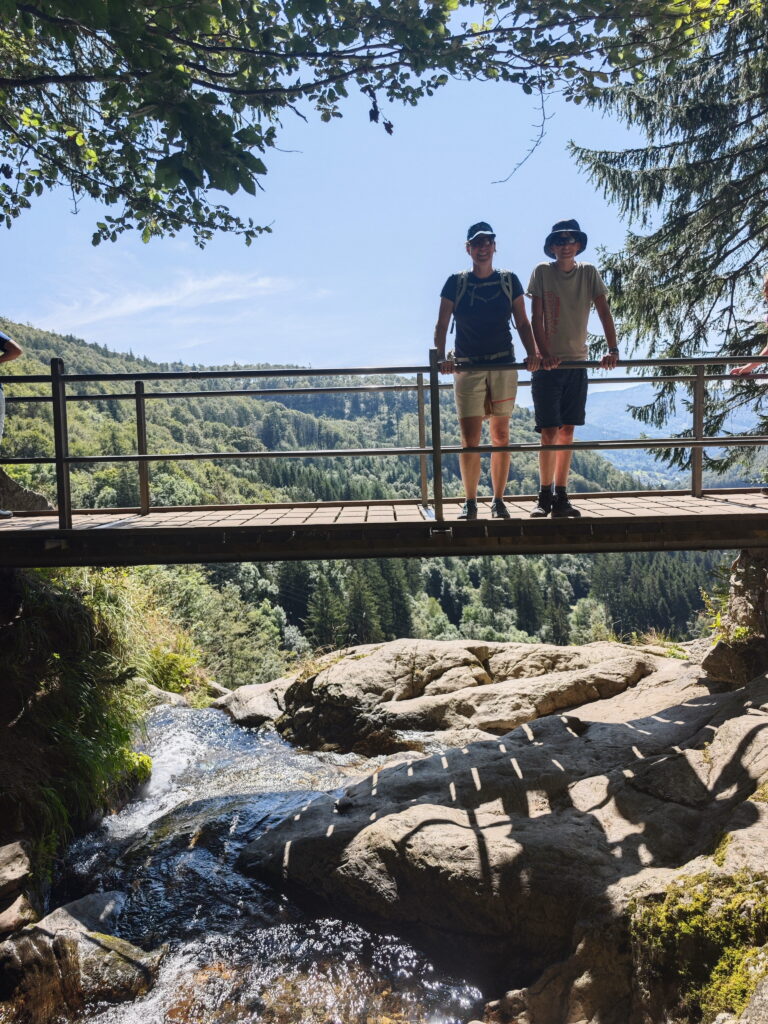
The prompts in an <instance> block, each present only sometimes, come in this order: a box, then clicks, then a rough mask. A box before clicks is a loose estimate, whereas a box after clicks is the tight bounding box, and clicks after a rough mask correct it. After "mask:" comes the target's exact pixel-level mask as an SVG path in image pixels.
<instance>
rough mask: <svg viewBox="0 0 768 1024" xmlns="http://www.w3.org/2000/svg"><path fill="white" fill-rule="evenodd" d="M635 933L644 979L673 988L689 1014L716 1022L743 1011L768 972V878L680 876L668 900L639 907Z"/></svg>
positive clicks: (681, 1010) (648, 985)
mask: <svg viewBox="0 0 768 1024" xmlns="http://www.w3.org/2000/svg"><path fill="white" fill-rule="evenodd" d="M630 934H631V940H632V946H633V952H634V957H635V962H636V964H637V966H638V971H639V975H640V979H639V980H640V982H641V984H642V985H643V987H644V988H645V989H646V991H650V992H653V991H654V989H657V990H659V991H662V990H663V991H665V993H669V990H670V988H671V989H672V993H671V994H672V995H673V997H674V996H676V998H677V1001H678V1006H677V1007H672V1006H670V1005H669V1001H668V998H666V997H665V1005H666V1006H667V1008H668V1009H671V1010H672V1013H673V1014H674V1015H675V1016H677V1015H678V1014H679V1015H680V1016H683V1017H684V1019H685V1020H688V1021H691V1022H694V1024H696V1022H699V1021H701V1022H702V1024H711V1022H712V1021H713V1020H714V1019H715V1017H717V1015H718V1014H719V1013H721V1012H723V1011H727V1012H729V1013H731V1014H735V1015H738V1014H739V1013H741V1011H742V1010H743V1009H744V1007H745V1006H746V1004H747V1002H748V1001H749V998H750V996H751V995H752V993H753V992H754V990H755V988H756V986H757V983H758V982H759V981H760V979H761V978H762V977H764V976H765V975H766V974H768V955H766V953H765V951H764V950H763V948H762V947H763V946H764V945H765V943H766V941H768V879H767V878H766V876H765V875H752V874H748V873H746V872H741V873H739V874H737V875H732V876H728V875H707V874H699V875H695V876H693V877H691V878H687V879H682V880H680V881H678V882H675V883H673V884H672V885H671V886H670V887H669V889H668V890H667V892H666V893H665V894H664V896H663V898H662V899H660V900H657V899H652V900H651V899H649V900H641V901H638V902H637V903H636V904H635V906H633V907H632V908H631V921H630Z"/></svg>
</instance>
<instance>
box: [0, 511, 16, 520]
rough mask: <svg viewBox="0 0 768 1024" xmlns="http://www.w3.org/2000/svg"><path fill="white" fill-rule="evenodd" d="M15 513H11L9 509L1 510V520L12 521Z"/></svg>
mask: <svg viewBox="0 0 768 1024" xmlns="http://www.w3.org/2000/svg"><path fill="white" fill-rule="evenodd" d="M12 517H13V512H9V511H8V510H7V509H4V508H0V519H11V518H12Z"/></svg>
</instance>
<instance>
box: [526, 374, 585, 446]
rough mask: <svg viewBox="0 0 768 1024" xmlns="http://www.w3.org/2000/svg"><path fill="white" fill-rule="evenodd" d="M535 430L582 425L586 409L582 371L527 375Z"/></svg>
mask: <svg viewBox="0 0 768 1024" xmlns="http://www.w3.org/2000/svg"><path fill="white" fill-rule="evenodd" d="M531 395H532V397H533V409H534V412H535V414H536V430H538V432H539V433H541V431H542V430H545V429H547V428H552V427H564V426H575V427H580V426H581V425H582V424H583V423H584V414H585V412H586V408H587V371H586V370H536V371H535V373H532V374H531Z"/></svg>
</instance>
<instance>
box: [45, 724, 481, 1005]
mask: <svg viewBox="0 0 768 1024" xmlns="http://www.w3.org/2000/svg"><path fill="white" fill-rule="evenodd" d="M145 748H146V750H147V752H148V753H149V754H151V756H152V759H153V765H154V768H153V774H152V779H151V781H150V783H149V784H148V786H147V787H146V790H145V792H144V793H143V794H142V796H141V799H139V800H136V801H134V802H133V803H131V804H129V805H128V806H127V807H125V808H124V809H123V810H122V811H121V812H120V813H119V814H116V815H114V816H111V817H109V818H107V819H105V820H104V822H103V823H102V825H101V826H100V827H99V829H97V830H96V831H95V832H93V833H90V834H89V835H87V836H85V837H83V838H81V839H79V840H78V841H77V842H75V843H74V844H73V846H72V847H71V849H70V852H69V855H68V858H67V862H66V865H65V868H64V872H63V875H62V879H61V882H60V883H59V885H58V887H57V890H56V891H55V892H54V898H55V901H56V904H61V903H63V902H66V901H68V900H72V899H76V898H78V897H80V896H83V895H86V894H87V893H91V892H97V891H107V890H119V891H121V892H123V893H126V894H127V900H126V903H125V906H124V909H123V911H122V913H121V915H120V919H119V922H118V925H117V928H116V933H117V934H118V935H119V936H121V937H122V938H125V939H128V940H129V941H130V942H133V943H134V944H135V945H137V946H141V947H142V948H144V949H155V948H157V947H158V946H161V945H164V944H165V945H166V946H167V949H168V953H167V955H166V957H165V959H164V961H163V965H162V967H161V969H160V974H159V977H158V981H157V983H156V984H155V986H154V987H153V988H152V990H151V991H150V992H149V993H148V994H147V995H146V996H144V997H142V998H141V999H138V1000H137V1001H135V1002H134V1003H127V1004H120V1005H118V1006H98V1007H95V1008H93V1009H92V1010H91V1011H90V1012H89V1013H88V1014H86V1016H85V1018H81V1019H84V1020H86V1021H89V1022H93V1024H166V1022H179V1024H234V1022H239V1021H243V1022H244V1021H248V1022H261V1021H264V1022H270V1024H283V1022H284V1024H304V1022H306V1024H396V1022H397V1024H406V1022H407V1024H455V1022H459V1021H466V1020H468V1019H470V1018H471V1017H473V1016H476V1015H477V1014H478V1011H479V1001H480V993H479V991H478V990H477V989H476V988H474V987H472V986H471V985H470V984H469V983H468V982H466V981H465V980H462V979H461V978H456V977H452V976H449V975H447V974H446V973H444V972H442V971H441V970H440V969H439V968H438V967H436V966H435V964H434V963H432V962H431V961H430V960H429V958H428V957H426V956H425V955H423V954H422V953H420V952H418V951H417V950H415V949H414V948H413V947H411V946H410V945H408V943H407V942H405V941H403V939H402V938H397V937H395V936H393V935H387V934H381V933H376V932H372V931H369V930H367V929H365V928H363V927H361V926H359V925H356V924H349V923H345V922H342V921H339V920H335V919H333V918H330V917H328V916H325V917H317V916H312V915H311V914H309V913H308V912H306V911H305V910H302V909H300V908H299V907H298V906H296V904H295V903H293V902H292V901H291V900H290V899H289V898H288V897H286V896H285V895H284V894H282V893H280V892H279V891H276V890H275V889H273V888H272V887H270V886H267V885H265V884H263V883H260V882H258V881H254V880H253V879H250V878H246V877H245V876H243V875H241V874H240V873H239V872H238V871H236V870H235V868H234V862H235V859H236V857H237V854H238V853H239V851H240V849H241V847H242V846H243V845H244V844H245V843H246V842H249V841H250V840H251V839H253V838H255V837H256V836H257V835H259V834H260V833H261V832H262V831H263V830H265V829H267V828H269V827H270V825H271V824H272V823H273V822H275V821H277V820H279V819H280V818H282V817H284V816H285V815H286V814H288V813H290V812H291V811H293V810H296V811H298V810H299V809H300V808H301V807H302V806H303V805H304V804H306V803H307V801H308V800H311V799H312V796H313V793H314V792H317V791H318V790H328V789H334V788H336V787H339V786H341V785H344V784H346V783H348V782H349V781H350V779H351V778H354V777H359V776H360V775H362V774H364V773H367V771H369V770H371V768H372V767H373V764H372V762H370V761H367V760H364V759H361V758H359V757H356V756H352V755H343V756H342V755H336V754H309V753H303V752H299V751H296V750H294V749H293V748H291V747H290V746H289V745H288V744H286V743H285V742H283V740H282V739H280V737H279V736H278V735H277V734H276V733H274V732H272V731H267V730H264V729H261V730H251V729H243V728H240V727H239V726H236V725H234V724H233V723H232V722H231V721H230V720H229V719H228V718H227V717H226V716H225V715H224V714H222V713H221V712H217V711H210V710H206V711H196V710H191V709H181V708H167V707H163V708H159V709H156V710H155V711H154V712H153V714H152V715H151V716H150V720H149V723H148V731H147V738H146V744H145Z"/></svg>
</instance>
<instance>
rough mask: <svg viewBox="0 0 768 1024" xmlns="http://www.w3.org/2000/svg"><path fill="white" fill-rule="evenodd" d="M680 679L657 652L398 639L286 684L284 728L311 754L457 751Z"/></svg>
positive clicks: (673, 664) (614, 646) (616, 646)
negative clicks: (427, 745)
mask: <svg viewBox="0 0 768 1024" xmlns="http://www.w3.org/2000/svg"><path fill="white" fill-rule="evenodd" d="M691 672H692V673H693V674H694V675H695V674H696V671H695V668H694V667H691ZM679 674H680V662H679V661H675V660H674V659H670V658H665V657H663V656H661V655H660V654H659V653H658V649H654V648H641V647H632V646H629V645H627V644H620V643H607V642H606V643H593V644H585V645H584V646H581V647H555V646H553V645H549V644H521V643H509V644H505V643H478V642H475V641H471V640H457V641H437V640H395V641H392V642H391V643H386V644H379V645H369V646H366V647H357V648H352V649H351V650H348V651H345V652H340V653H339V654H338V655H337V656H336V658H335V660H332V661H331V662H330V663H328V664H325V665H321V666H320V667H319V670H318V671H317V672H316V673H314V674H312V675H308V676H306V677H303V678H295V679H294V680H293V681H292V682H291V683H290V685H287V686H286V685H285V684H286V681H285V680H279V681H278V682H279V683H280V684H281V687H282V692H281V694H280V702H281V704H282V706H283V708H284V711H283V713H282V715H281V716H280V717H278V718H277V727H278V729H279V730H280V731H281V732H282V733H283V734H284V735H285V736H286V737H287V738H289V739H291V740H292V741H294V742H296V743H298V744H300V745H302V746H307V747H310V748H312V749H337V750H359V751H362V752H365V753H387V752H391V751H396V750H403V749H408V748H410V747H413V745H414V738H413V736H411V735H410V734H411V733H413V732H420V733H428V734H429V736H430V739H431V740H433V741H435V742H437V743H439V744H441V745H443V746H450V745H452V744H454V745H455V744H456V743H464V742H467V741H472V740H481V739H487V738H489V737H491V736H500V735H503V734H504V733H506V732H509V730H510V729H514V728H515V727H516V726H518V725H521V724H522V723H523V722H531V721H533V720H534V719H537V718H540V717H542V716H545V715H551V714H554V713H556V712H557V711H560V710H563V709H566V708H572V707H578V706H581V705H584V704H588V703H590V702H592V701H599V700H604V699H605V698H608V697H612V696H614V695H616V694H618V693H621V692H622V691H624V690H627V689H630V688H634V687H637V686H638V684H640V683H644V687H645V688H646V689H648V688H651V689H654V688H656V687H658V686H659V685H660V684H661V683H662V682H663V681H664V680H669V679H671V678H677V677H678V676H679ZM265 685H268V684H265ZM423 742H424V738H423V737H422V738H421V739H420V740H419V743H421V744H423Z"/></svg>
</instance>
